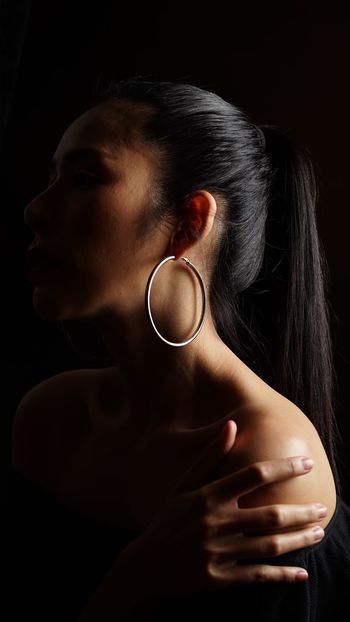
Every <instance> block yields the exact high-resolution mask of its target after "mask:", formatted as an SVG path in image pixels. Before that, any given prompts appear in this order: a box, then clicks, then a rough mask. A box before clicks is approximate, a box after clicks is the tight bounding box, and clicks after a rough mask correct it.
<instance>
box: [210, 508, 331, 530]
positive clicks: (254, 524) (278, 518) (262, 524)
mask: <svg viewBox="0 0 350 622" xmlns="http://www.w3.org/2000/svg"><path fill="white" fill-rule="evenodd" d="M326 515H327V508H326V507H325V506H323V505H322V504H320V503H316V504H311V503H307V504H306V503H305V504H300V505H292V504H291V505H279V504H276V505H267V506H263V507H257V508H249V509H244V508H241V509H238V510H235V511H232V508H231V507H230V508H229V509H226V513H225V518H224V519H223V520H219V521H218V522H217V523H216V522H215V520H213V526H215V525H216V526H217V528H220V533H221V534H223V535H225V534H233V533H237V532H244V533H252V532H253V533H254V532H259V533H264V532H265V533H266V532H270V533H276V532H278V531H282V530H283V531H286V530H289V531H291V530H293V529H295V528H296V527H299V528H302V527H304V528H305V527H307V526H308V525H310V524H312V523H316V522H317V521H320V520H321V519H322V518H324V517H325V516H326Z"/></svg>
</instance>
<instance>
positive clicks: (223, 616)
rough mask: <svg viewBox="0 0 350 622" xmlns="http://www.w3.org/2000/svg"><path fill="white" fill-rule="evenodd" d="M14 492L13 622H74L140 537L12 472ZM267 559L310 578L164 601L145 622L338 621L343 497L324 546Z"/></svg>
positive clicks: (348, 587)
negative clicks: (68, 505) (64, 503)
mask: <svg viewBox="0 0 350 622" xmlns="http://www.w3.org/2000/svg"><path fill="white" fill-rule="evenodd" d="M11 487H12V511H13V516H12V537H11V563H12V565H13V567H14V576H13V581H12V584H13V590H12V592H13V593H12V596H11V607H10V618H9V620H11V622H17V621H19V620H21V621H22V620H28V619H33V620H35V621H36V622H42V621H44V620H45V622H56V621H60V622H71V621H72V622H73V621H76V620H77V618H78V617H79V613H80V612H81V611H82V610H83V609H84V605H85V603H86V602H87V601H88V599H89V597H90V596H91V595H92V594H93V592H94V591H95V589H96V588H97V586H98V585H99V583H100V582H101V581H102V579H103V577H104V575H105V574H106V573H107V571H108V569H109V568H110V567H111V565H112V564H113V562H114V560H115V558H116V557H117V555H118V554H119V552H120V551H121V550H122V549H123V548H124V547H125V546H127V544H129V543H130V542H131V541H132V540H133V539H134V538H135V537H137V536H138V535H139V532H136V531H131V530H126V529H116V528H108V527H106V526H101V525H99V524H97V523H96V522H94V521H92V520H90V519H86V518H82V517H81V516H78V515H76V514H74V513H72V512H70V511H67V510H64V509H62V508H60V507H59V506H58V505H57V504H56V503H55V502H54V501H53V500H52V499H51V498H50V497H49V495H47V494H46V493H44V492H43V491H41V490H40V489H39V487H36V486H34V485H33V484H32V483H30V482H29V481H28V480H26V479H25V478H24V477H23V476H22V475H21V474H19V473H18V472H16V471H15V470H13V469H12V471H11ZM256 561H258V562H259V563H261V561H262V560H256ZM264 561H266V562H267V563H272V564H277V565H282V564H285V565H292V566H301V567H304V568H306V569H307V570H308V572H309V579H308V581H306V582H302V583H295V584H294V583H293V584H287V583H278V584H274V583H265V584H251V585H244V586H232V587H228V588H224V589H220V590H219V591H217V592H215V593H212V592H211V593H206V592H205V591H203V592H202V593H200V594H195V595H192V596H191V597H186V598H184V597H181V598H180V597H179V598H176V599H169V598H168V599H165V598H163V599H162V598H160V599H159V602H158V603H157V604H156V605H155V606H154V607H153V606H152V610H151V611H148V612H147V613H145V618H144V619H145V620H152V622H153V621H155V620H159V621H160V620H162V621H164V620H166V621H175V620H176V621H178V620H179V619H181V620H188V621H189V620H191V622H192V621H193V620H203V619H204V620H213V621H215V622H216V621H217V620H230V622H236V621H237V622H238V621H244V622H247V621H249V622H253V621H254V622H255V621H257V620H259V622H260V621H265V622H275V621H276V622H289V621H291V622H292V621H293V622H329V621H332V622H333V621H335V620H338V619H341V618H340V617H339V618H338V616H340V612H341V611H342V610H344V608H345V612H346V611H347V610H348V607H349V599H350V508H349V507H348V506H347V505H346V504H345V503H344V502H343V501H342V500H341V499H340V498H339V497H338V499H337V507H336V511H335V514H334V515H333V517H332V519H331V521H330V523H329V524H328V526H327V528H326V535H325V537H324V538H323V540H322V541H321V542H319V543H317V544H315V545H313V546H311V547H306V548H303V549H300V550H299V551H297V552H293V553H288V554H285V555H283V556H280V557H278V558H273V559H270V560H264ZM247 563H248V562H247ZM101 622H103V620H101Z"/></svg>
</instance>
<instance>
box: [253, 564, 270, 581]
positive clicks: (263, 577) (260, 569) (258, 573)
mask: <svg viewBox="0 0 350 622" xmlns="http://www.w3.org/2000/svg"><path fill="white" fill-rule="evenodd" d="M254 579H255V581H258V582H259V583H265V582H266V581H268V579H269V575H268V570H267V567H266V566H257V568H256V569H255V575H254Z"/></svg>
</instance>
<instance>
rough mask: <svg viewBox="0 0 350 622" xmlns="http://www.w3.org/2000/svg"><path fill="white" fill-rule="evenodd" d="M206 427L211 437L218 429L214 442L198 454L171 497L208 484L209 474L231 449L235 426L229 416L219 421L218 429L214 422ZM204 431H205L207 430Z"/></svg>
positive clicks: (235, 430)
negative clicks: (210, 430)
mask: <svg viewBox="0 0 350 622" xmlns="http://www.w3.org/2000/svg"><path fill="white" fill-rule="evenodd" d="M225 420H226V425H225ZM208 427H210V428H212V435H213V434H214V429H215V428H218V430H217V432H216V436H214V440H212V442H211V443H210V444H209V445H208V446H207V447H206V448H205V450H204V451H203V452H202V453H201V454H200V456H199V458H198V459H197V460H196V461H195V462H194V464H193V465H191V467H190V468H189V469H188V470H187V471H186V473H185V474H184V475H183V476H182V477H181V479H180V480H179V481H178V482H177V484H176V486H175V487H174V489H173V490H172V493H171V494H172V495H175V494H180V493H183V492H192V491H193V490H195V489H197V488H200V487H202V486H203V485H206V484H208V479H210V474H211V473H212V472H213V471H214V469H217V467H218V463H219V461H220V460H221V459H222V458H224V457H225V456H226V455H227V453H228V452H229V451H230V449H231V448H232V446H233V444H234V442H235V439H236V432H237V425H236V424H235V422H234V421H232V419H229V416H228V417H224V419H223V420H222V419H221V420H220V427H219V426H218V425H217V422H215V425H213V426H208ZM205 429H206V430H207V428H205Z"/></svg>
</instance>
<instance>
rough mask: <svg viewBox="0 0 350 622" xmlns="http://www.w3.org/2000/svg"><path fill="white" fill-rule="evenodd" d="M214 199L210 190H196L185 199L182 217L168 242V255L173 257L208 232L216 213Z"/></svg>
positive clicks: (180, 253) (178, 255) (181, 253)
mask: <svg viewBox="0 0 350 622" xmlns="http://www.w3.org/2000/svg"><path fill="white" fill-rule="evenodd" d="M216 209H217V205H216V201H215V199H214V197H213V195H212V194H210V192H207V191H206V190H198V191H197V192H196V193H195V194H193V195H192V196H191V197H190V198H189V199H187V201H186V204H185V208H184V214H185V215H184V218H183V219H182V221H181V223H180V225H179V228H178V230H177V231H176V232H175V233H174V235H173V237H172V239H171V241H170V243H169V255H175V259H178V258H179V257H181V256H182V255H183V254H184V253H185V252H186V251H187V250H189V249H190V248H191V247H193V246H194V245H195V244H196V243H197V242H199V241H200V240H204V238H205V237H206V236H207V235H208V234H209V233H210V231H211V229H212V227H213V224H214V218H215V214H216Z"/></svg>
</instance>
